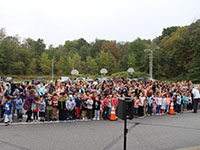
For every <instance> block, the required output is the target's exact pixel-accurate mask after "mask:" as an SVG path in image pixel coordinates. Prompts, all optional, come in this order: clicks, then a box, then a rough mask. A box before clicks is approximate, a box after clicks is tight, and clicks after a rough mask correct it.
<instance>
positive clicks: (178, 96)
mask: <svg viewBox="0 0 200 150" xmlns="http://www.w3.org/2000/svg"><path fill="white" fill-rule="evenodd" d="M176 99H177V100H176V112H177V113H180V112H181V101H182V98H181V94H180V93H177V97H176Z"/></svg>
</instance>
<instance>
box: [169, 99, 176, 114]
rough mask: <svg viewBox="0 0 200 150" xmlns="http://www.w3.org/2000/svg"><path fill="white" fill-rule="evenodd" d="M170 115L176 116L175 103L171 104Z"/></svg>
mask: <svg viewBox="0 0 200 150" xmlns="http://www.w3.org/2000/svg"><path fill="white" fill-rule="evenodd" d="M169 114H170V115H175V112H174V102H173V101H172V102H171V104H170V109H169Z"/></svg>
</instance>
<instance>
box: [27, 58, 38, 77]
mask: <svg viewBox="0 0 200 150" xmlns="http://www.w3.org/2000/svg"><path fill="white" fill-rule="evenodd" d="M36 62H37V60H36V58H32V59H31V62H30V64H29V66H28V67H27V74H28V75H36V74H37V65H36Z"/></svg>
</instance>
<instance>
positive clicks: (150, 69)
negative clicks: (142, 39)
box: [144, 49, 153, 79]
mask: <svg viewBox="0 0 200 150" xmlns="http://www.w3.org/2000/svg"><path fill="white" fill-rule="evenodd" d="M144 51H145V52H147V51H148V52H150V53H149V75H150V78H151V79H153V51H152V50H151V49H145V50H144Z"/></svg>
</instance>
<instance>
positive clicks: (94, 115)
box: [0, 79, 200, 125]
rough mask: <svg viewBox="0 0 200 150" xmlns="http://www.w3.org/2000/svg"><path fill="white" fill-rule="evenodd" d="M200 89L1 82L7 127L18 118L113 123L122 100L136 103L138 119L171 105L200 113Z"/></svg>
mask: <svg viewBox="0 0 200 150" xmlns="http://www.w3.org/2000/svg"><path fill="white" fill-rule="evenodd" d="M199 91H200V87H198V88H194V86H193V84H192V82H191V81H190V82H186V81H183V82H178V81H177V82H175V83H168V82H166V81H165V82H158V81H154V82H152V81H150V82H146V81H130V80H126V79H124V80H122V81H115V80H114V81H113V80H109V81H103V82H97V81H92V82H91V81H90V82H87V81H85V82H83V81H77V82H75V83H71V82H70V81H66V82H63V83H61V82H58V81H56V82H55V83H53V82H52V81H51V82H49V83H42V82H37V83H35V81H32V82H31V83H29V82H25V83H12V82H11V83H7V84H6V83H4V82H1V83H0V119H1V121H3V120H4V121H5V123H6V125H9V124H11V122H12V120H13V119H14V117H17V119H18V121H22V119H23V114H26V115H27V118H26V122H31V121H56V120H59V121H66V120H79V119H82V120H88V119H89V120H102V119H104V120H109V116H110V113H111V108H112V107H114V109H115V111H116V112H117V111H118V110H117V107H118V98H119V97H131V98H132V99H133V100H134V106H133V109H134V117H140V118H143V117H145V116H151V115H153V116H156V115H164V114H167V113H168V112H169V109H170V104H171V102H173V103H174V108H175V111H176V112H177V113H180V112H183V111H186V110H193V111H194V112H195V113H196V112H197V109H198V108H197V107H198V103H199V101H198V99H199V98H200V95H199Z"/></svg>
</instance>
